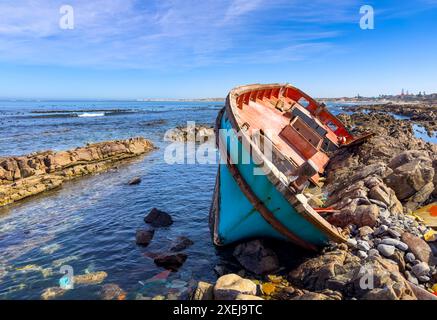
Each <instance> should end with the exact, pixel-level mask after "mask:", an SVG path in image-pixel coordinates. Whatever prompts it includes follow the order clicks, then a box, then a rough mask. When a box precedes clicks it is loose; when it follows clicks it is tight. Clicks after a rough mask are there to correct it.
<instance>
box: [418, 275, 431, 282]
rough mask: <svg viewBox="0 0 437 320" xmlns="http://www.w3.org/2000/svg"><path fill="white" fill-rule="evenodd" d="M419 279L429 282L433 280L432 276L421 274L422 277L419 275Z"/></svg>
mask: <svg viewBox="0 0 437 320" xmlns="http://www.w3.org/2000/svg"><path fill="white" fill-rule="evenodd" d="M417 279H418V280H419V281H420V282H422V283H427V282H430V281H431V278H430V277H428V276H420V277H417Z"/></svg>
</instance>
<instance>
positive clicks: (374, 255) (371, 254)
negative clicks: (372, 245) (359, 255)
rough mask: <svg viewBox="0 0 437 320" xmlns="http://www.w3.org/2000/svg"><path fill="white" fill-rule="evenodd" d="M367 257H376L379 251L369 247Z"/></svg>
mask: <svg viewBox="0 0 437 320" xmlns="http://www.w3.org/2000/svg"><path fill="white" fill-rule="evenodd" d="M368 255H369V257H378V256H379V251H378V250H376V249H370V250H369V252H368Z"/></svg>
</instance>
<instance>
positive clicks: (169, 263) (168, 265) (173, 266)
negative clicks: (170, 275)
mask: <svg viewBox="0 0 437 320" xmlns="http://www.w3.org/2000/svg"><path fill="white" fill-rule="evenodd" d="M187 258H188V256H187V255H186V254H184V253H164V254H160V255H158V256H157V257H156V258H155V259H154V262H155V264H156V265H157V266H158V267H163V268H165V269H167V270H171V271H175V272H176V271H178V269H179V268H180V267H182V265H183V264H184V263H185V261H186V260H187Z"/></svg>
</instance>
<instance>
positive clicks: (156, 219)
mask: <svg viewBox="0 0 437 320" xmlns="http://www.w3.org/2000/svg"><path fill="white" fill-rule="evenodd" d="M144 222H145V223H148V224H150V225H151V226H152V227H154V228H162V227H169V226H171V225H172V224H173V219H172V217H171V216H170V215H169V214H168V213H167V212H164V211H161V210H159V209H156V208H153V209H152V210H150V212H149V213H148V214H147V216H146V217H145V218H144Z"/></svg>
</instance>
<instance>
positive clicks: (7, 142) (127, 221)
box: [0, 102, 221, 299]
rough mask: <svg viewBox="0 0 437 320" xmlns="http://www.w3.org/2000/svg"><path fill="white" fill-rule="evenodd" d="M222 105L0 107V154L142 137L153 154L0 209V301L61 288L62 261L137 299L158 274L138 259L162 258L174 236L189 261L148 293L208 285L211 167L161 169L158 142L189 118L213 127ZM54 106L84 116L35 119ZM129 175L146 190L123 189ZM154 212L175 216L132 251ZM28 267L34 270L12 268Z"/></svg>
mask: <svg viewBox="0 0 437 320" xmlns="http://www.w3.org/2000/svg"><path fill="white" fill-rule="evenodd" d="M163 104H164V103H163ZM220 107H221V106H220V105H219V104H216V103H212V104H211V103H177V104H173V103H165V106H157V105H156V103H155V104H151V103H119V102H111V103H107V102H105V103H96V102H93V103H90V104H86V103H80V104H78V103H71V102H69V103H64V102H57V103H53V104H47V105H46V104H41V103H9V104H6V105H5V103H4V102H3V106H2V107H1V109H0V113H1V118H0V119H1V123H2V125H1V129H0V130H1V132H0V136H1V140H0V150H1V153H0V156H4V155H19V154H26V153H29V152H33V151H36V150H45V149H48V148H51V149H56V150H63V149H69V148H73V147H76V146H79V145H83V144H85V143H87V142H95V141H102V140H111V139H122V138H128V137H132V136H145V137H146V138H149V139H151V140H152V141H153V142H154V143H155V145H156V146H157V147H159V149H158V150H156V151H153V152H152V153H150V154H148V155H146V156H143V157H141V158H139V159H135V160H131V161H129V163H127V164H123V165H120V166H118V169H117V170H111V171H109V172H106V173H102V174H99V175H95V176H90V177H85V178H82V179H78V180H75V181H72V182H68V183H67V184H65V185H64V186H63V187H62V188H61V189H59V190H56V191H54V192H49V193H46V194H44V195H41V196H37V197H34V198H31V199H28V200H25V201H23V202H21V203H18V204H15V205H12V206H9V207H7V208H3V209H0V248H1V250H0V298H3V299H5V298H6V299H16V298H21V299H29V298H32V299H37V298H39V297H40V295H41V293H42V291H43V290H44V289H45V288H48V287H54V286H58V281H59V278H60V277H61V275H60V273H59V268H60V266H61V265H65V264H66V265H70V266H72V267H73V269H74V273H75V274H76V275H78V274H83V273H86V272H92V271H105V272H107V274H108V277H107V279H106V280H105V282H104V283H116V284H118V285H119V286H120V287H121V288H123V289H124V290H125V291H127V293H128V296H127V298H128V299H134V298H135V297H136V295H137V294H138V293H141V292H143V291H144V290H143V287H144V285H143V283H144V282H145V281H147V279H149V278H151V277H153V276H155V275H156V274H158V273H160V272H162V271H163V270H162V269H160V268H158V267H156V266H155V265H154V263H153V259H151V258H148V257H147V256H145V255H144V254H145V253H147V252H163V251H165V250H166V249H167V248H168V247H169V245H170V244H171V242H172V240H174V239H175V238H176V237H177V236H179V235H185V236H188V237H190V238H191V239H192V240H193V241H194V242H195V244H194V245H193V246H192V247H190V248H189V249H188V250H187V251H186V252H187V254H188V256H189V258H188V260H187V261H186V263H185V264H184V266H183V267H182V268H181V269H180V270H179V272H177V273H174V274H171V275H170V277H169V281H167V282H157V283H152V284H151V285H148V289H147V290H146V293H147V295H149V296H153V295H156V294H158V293H159V294H166V293H168V292H169V291H170V292H172V291H184V288H186V287H187V286H188V285H189V282H190V280H191V279H205V280H212V279H213V277H214V272H213V267H214V266H215V265H216V264H217V263H218V262H219V260H220V258H219V257H218V256H216V254H215V249H214V247H213V246H212V244H211V241H210V238H209V229H208V225H207V221H208V218H207V216H208V210H209V206H210V202H211V197H212V190H213V186H214V181H215V174H216V165H168V164H166V163H165V162H164V161H163V153H164V150H165V146H166V145H167V143H166V142H164V141H163V139H162V137H163V135H164V133H165V131H166V130H167V129H168V128H173V127H175V126H176V125H184V124H185V122H186V120H190V121H196V122H199V123H211V122H212V121H213V120H214V118H215V115H216V114H217V112H218V110H219V109H220ZM55 108H57V109H58V110H64V111H65V109H71V110H78V109H83V110H84V112H83V114H86V113H88V116H86V117H78V116H76V115H75V114H77V113H65V112H63V113H60V114H58V113H56V114H55V113H31V111H34V110H38V111H41V110H47V111H48V110H53V109H55ZM102 108H103V109H105V108H107V109H108V110H109V109H124V110H128V109H129V110H131V109H133V110H134V111H129V112H117V113H116V114H115V115H114V114H112V115H110V116H108V115H105V116H95V117H93V116H90V115H91V114H97V112H94V111H89V112H88V111H87V110H95V109H102ZM17 110H20V111H19V112H18V111H17ZM108 112H111V111H108ZM99 113H100V112H99ZM48 115H50V117H48ZM57 115H59V116H57ZM163 119H165V121H162V120H163ZM134 176H141V177H142V183H141V184H140V185H137V186H128V185H126V183H127V181H128V180H129V179H130V178H132V177H134ZM153 207H157V208H160V209H162V210H165V211H168V212H169V213H171V214H172V216H173V218H174V220H175V223H174V224H173V225H172V226H171V227H170V228H166V229H160V230H157V231H156V233H155V237H154V239H153V241H152V243H151V244H150V246H149V247H147V248H145V249H144V248H141V247H138V246H137V245H136V244H135V230H136V229H137V228H140V227H144V226H145V224H144V222H143V218H144V216H145V214H146V213H147V212H148V210H150V209H151V208H153ZM27 265H34V266H30V267H29V266H28V267H27V269H29V270H17V269H20V268H22V267H25V266H27ZM49 268H51V269H52V272H53V274H52V275H50V269H49ZM174 280H182V281H184V282H181V281H174ZM140 281H141V282H142V283H141V282H140ZM172 281H173V282H172ZM99 290H100V286H97V285H93V286H82V287H77V288H75V289H74V290H70V291H68V292H67V293H66V294H65V295H64V296H63V298H73V299H74V298H80V299H95V298H99Z"/></svg>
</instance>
